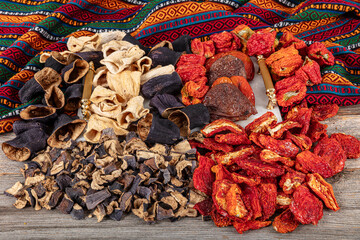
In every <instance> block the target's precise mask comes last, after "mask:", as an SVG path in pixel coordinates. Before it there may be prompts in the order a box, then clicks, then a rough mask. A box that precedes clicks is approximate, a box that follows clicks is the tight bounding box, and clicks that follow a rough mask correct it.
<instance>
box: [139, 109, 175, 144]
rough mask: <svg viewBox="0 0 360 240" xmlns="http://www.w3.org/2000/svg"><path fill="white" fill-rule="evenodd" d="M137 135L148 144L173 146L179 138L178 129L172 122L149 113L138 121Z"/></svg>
mask: <svg viewBox="0 0 360 240" xmlns="http://www.w3.org/2000/svg"><path fill="white" fill-rule="evenodd" d="M137 133H138V134H139V136H140V138H141V139H142V140H143V141H146V142H148V143H162V144H173V143H175V142H176V141H177V140H178V139H179V138H180V129H179V128H178V127H177V126H176V125H175V124H174V123H173V122H171V121H170V120H168V119H163V118H161V117H159V116H157V115H156V114H151V113H148V114H146V115H145V117H144V118H142V119H140V121H139V122H138V125H137Z"/></svg>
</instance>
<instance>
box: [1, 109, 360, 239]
mask: <svg viewBox="0 0 360 240" xmlns="http://www.w3.org/2000/svg"><path fill="white" fill-rule="evenodd" d="M323 123H326V124H328V133H329V134H331V133H335V132H343V133H346V134H351V135H353V136H355V137H357V138H360V131H359V126H360V106H351V107H342V108H340V110H339V114H338V115H337V116H335V117H333V118H331V119H328V120H326V121H324V122H323ZM13 137H14V134H13V133H10V134H4V135H1V136H0V143H2V142H4V141H6V140H9V139H12V138H13ZM22 166H23V163H21V162H14V161H10V160H8V159H7V158H6V157H5V156H4V154H3V153H2V151H1V152H0V239H49V238H50V239H99V238H110V239H113V238H120V239H139V238H145V239H169V238H172V239H240V238H243V237H245V238H247V239H324V240H325V239H326V240H328V239H359V238H360V236H359V233H360V159H350V160H348V161H347V162H346V166H345V169H344V171H343V172H341V173H339V174H337V175H336V176H334V177H332V178H330V179H329V182H330V183H331V184H333V187H334V192H335V196H336V198H337V200H338V203H339V205H340V207H341V209H340V210H339V211H337V212H333V211H330V210H325V211H324V217H323V219H321V220H320V222H319V224H318V225H317V226H313V225H302V226H299V227H298V228H297V229H296V230H295V231H294V232H292V233H289V234H280V233H277V232H276V231H275V230H274V229H273V228H272V227H271V226H270V227H267V228H264V229H260V230H256V231H248V232H246V233H244V234H243V235H239V234H238V233H237V232H236V231H235V229H234V228H233V227H226V228H217V227H215V226H214V224H213V223H212V222H211V221H202V218H201V217H197V218H184V219H181V220H180V221H177V222H173V223H170V222H166V221H164V222H159V223H157V224H153V225H148V224H146V223H145V222H144V221H142V220H141V219H139V218H137V217H136V216H134V215H131V214H129V215H128V216H126V217H125V218H124V219H123V220H122V221H120V222H116V221H112V220H109V219H107V220H104V221H103V222H101V223H97V221H96V219H95V218H92V219H85V220H81V221H77V220H73V219H72V218H71V217H70V216H69V215H64V214H61V213H60V212H59V211H58V210H52V211H47V210H40V211H35V210H34V209H32V208H30V207H28V208H26V209H22V210H17V209H15V208H14V207H13V206H12V204H13V203H14V202H15V198H11V197H8V196H5V195H4V190H6V189H7V188H9V187H11V186H12V185H13V184H14V183H15V182H16V181H23V177H22V175H21V174H20V171H19V169H20V168H21V167H22Z"/></svg>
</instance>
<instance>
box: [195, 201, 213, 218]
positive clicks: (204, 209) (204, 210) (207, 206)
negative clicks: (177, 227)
mask: <svg viewBox="0 0 360 240" xmlns="http://www.w3.org/2000/svg"><path fill="white" fill-rule="evenodd" d="M193 208H194V209H196V210H197V211H198V212H199V213H200V214H201V215H202V216H209V215H210V214H211V211H212V210H213V201H212V199H211V198H207V199H205V200H203V201H201V202H198V203H196V204H195V206H194V207H193Z"/></svg>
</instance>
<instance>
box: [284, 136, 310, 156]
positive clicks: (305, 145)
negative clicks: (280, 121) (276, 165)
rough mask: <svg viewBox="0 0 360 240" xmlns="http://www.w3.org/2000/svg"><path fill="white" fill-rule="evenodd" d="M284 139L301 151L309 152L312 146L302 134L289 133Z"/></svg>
mask: <svg viewBox="0 0 360 240" xmlns="http://www.w3.org/2000/svg"><path fill="white" fill-rule="evenodd" d="M285 139H290V140H291V141H293V143H295V145H296V146H298V147H299V148H300V149H301V151H305V150H309V149H310V148H311V146H312V141H311V139H310V138H309V137H308V136H306V135H304V134H298V135H296V134H292V133H290V132H286V135H285Z"/></svg>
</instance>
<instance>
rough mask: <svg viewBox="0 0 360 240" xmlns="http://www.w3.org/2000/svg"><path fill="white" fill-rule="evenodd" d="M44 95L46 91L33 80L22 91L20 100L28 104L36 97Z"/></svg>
mask: <svg viewBox="0 0 360 240" xmlns="http://www.w3.org/2000/svg"><path fill="white" fill-rule="evenodd" d="M44 94H45V91H44V89H43V88H42V86H41V85H40V84H39V83H38V82H37V81H36V80H35V78H31V79H30V80H29V81H27V82H26V83H25V84H24V86H23V87H22V88H21V89H20V91H19V98H20V101H21V102H22V103H27V102H29V101H31V100H33V99H34V98H36V97H40V96H43V95H44Z"/></svg>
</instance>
